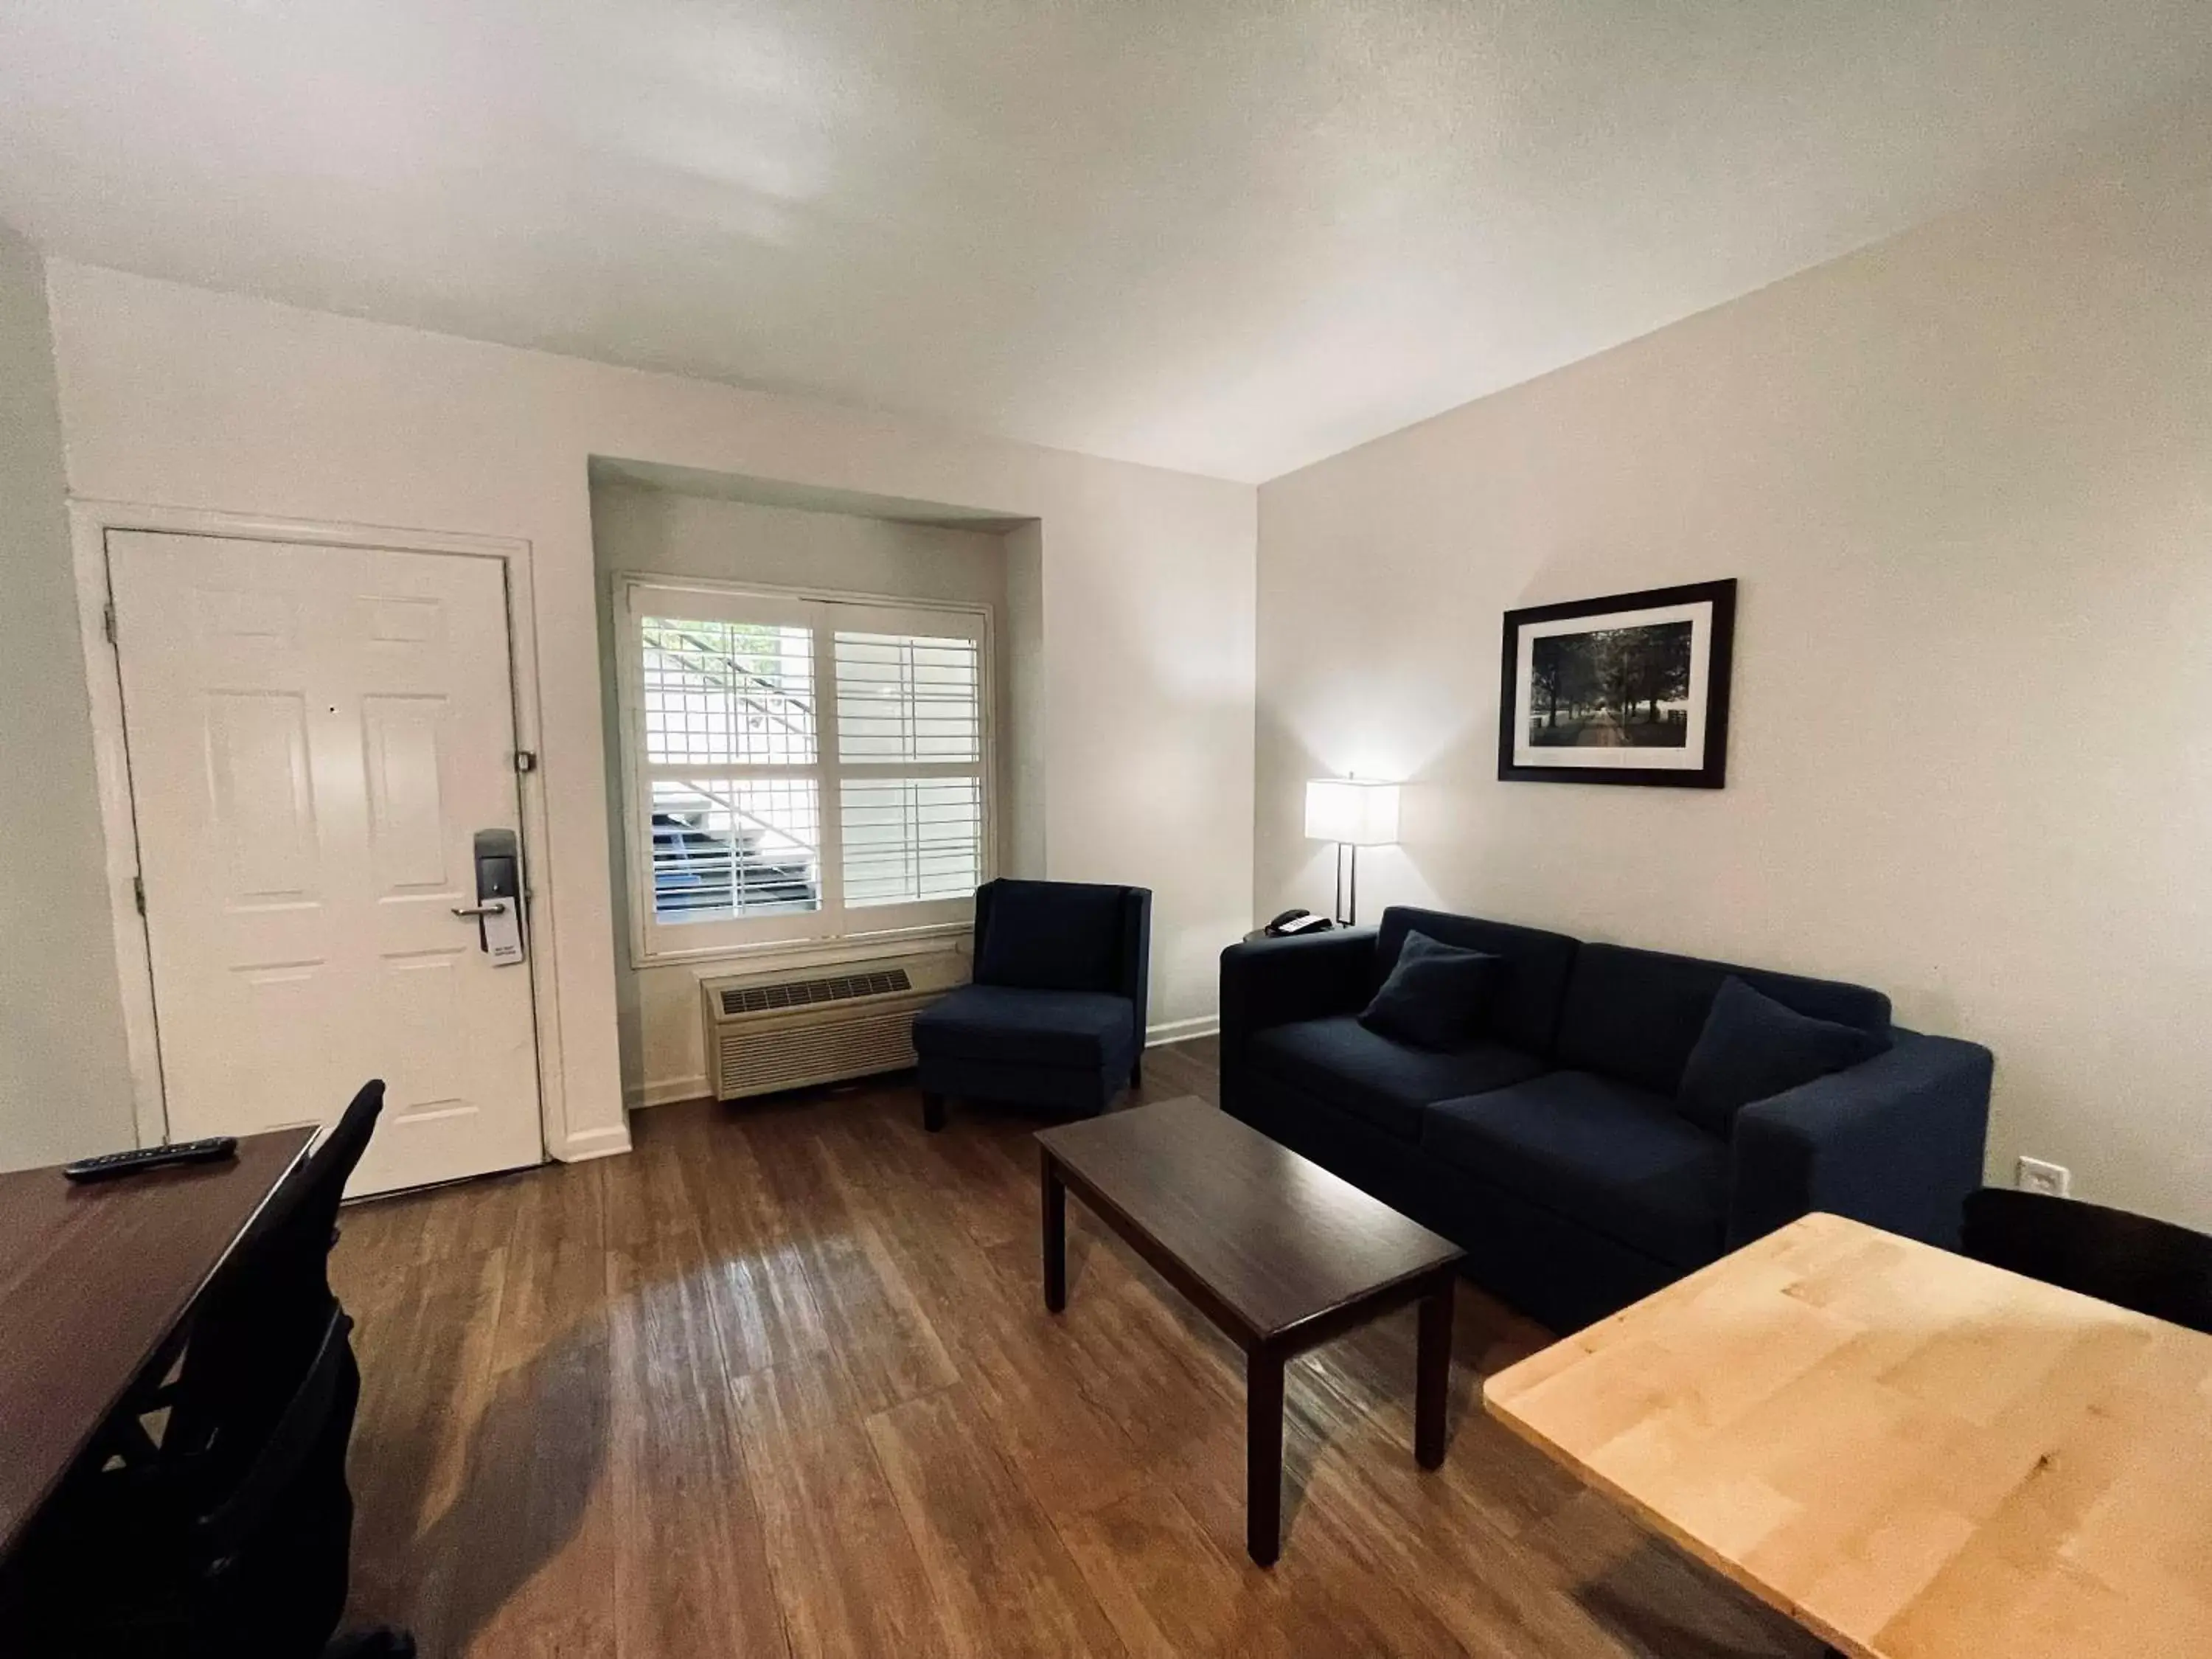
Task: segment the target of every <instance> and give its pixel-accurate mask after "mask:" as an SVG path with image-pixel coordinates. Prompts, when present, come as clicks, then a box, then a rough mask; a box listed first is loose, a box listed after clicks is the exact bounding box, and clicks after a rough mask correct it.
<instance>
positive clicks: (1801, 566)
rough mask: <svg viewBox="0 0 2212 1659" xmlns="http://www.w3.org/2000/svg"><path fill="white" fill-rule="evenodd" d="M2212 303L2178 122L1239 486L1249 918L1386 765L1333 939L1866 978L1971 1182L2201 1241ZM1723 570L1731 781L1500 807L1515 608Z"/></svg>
mask: <svg viewBox="0 0 2212 1659" xmlns="http://www.w3.org/2000/svg"><path fill="white" fill-rule="evenodd" d="M2208 273H2212V142H2208V139H2207V137H2205V136H2204V134H2203V131H2201V129H2200V130H2199V131H2169V132H2167V133H2166V134H2164V135H2162V136H2160V137H2155V138H2154V139H2152V140H2148V141H2146V142H2145V143H2142V146H2141V148H2140V149H2137V150H2136V151H2134V152H2132V153H2130V155H2126V156H2124V157H2122V158H2120V159H2119V160H2118V161H2115V162H2111V163H2109V164H2107V165H2105V166H2101V167H2097V168H2095V169H2093V170H2088V171H2085V172H2084V173H2082V174H2081V175H2078V176H2076V177H2075V178H2074V179H2071V180H2070V181H2062V182H2059V183H2055V184H2053V183H2046V184H2045V185H2044V186H2042V187H2040V188H2038V189H2036V190H2033V191H2027V192H2024V193H2022V194H2021V195H2019V196H2017V197H2013V198H2011V199H2008V200H2007V201H2005V202H2003V203H2002V204H1998V205H1996V206H1994V207H1991V208H1990V209H1989V210H1986V211H1981V212H1977V213H1972V214H1968V215H1962V216H1956V217H1954V218H1951V219H1948V220H1946V221H1942V222H1937V223H1936V224H1934V225H1932V226H1929V227H1928V228H1923V229H1922V230H1920V231H1917V232H1914V233H1912V234H1908V235H1905V236H1903V237H1899V238H1898V239H1897V240H1893V241H1891V242H1888V243H1887V244H1884V245H1881V246H1877V247H1875V248H1874V249H1872V250H1870V251H1868V252H1864V253H1862V254H1859V255H1857V256H1854V257H1852V258H1848V259H1844V260H1842V261H1840V262H1838V263H1837V264H1832V265H1828V266H1826V267H1823V268H1821V269H1820V270H1814V271H1812V272H1810V273H1808V274H1806V275H1804V276H1799V277H1796V278H1794V279H1792V280H1790V281H1789V282H1785V283H1780V284H1778V285H1777V286H1775V287H1773V288H1771V289H1765V290H1764V291H1763V292H1760V293H1759V294H1756V295H1751V296H1750V297H1748V298H1746V299H1744V300H1741V301H1737V302H1735V303H1734V304H1731V305H1729V306H1727V307H1723V308H1721V309H1719V310H1717V311H1714V312H1711V313H1706V314H1705V315H1703V316H1699V317H1697V318H1693V319H1690V320H1688V321H1686V322H1684V323H1682V324H1680V325H1676V326H1674V327H1671V328H1668V329H1667V330H1665V331H1662V332H1660V333H1658V334H1656V335H1652V336H1650V337H1646V338H1644V339H1642V340H1639V341H1637V342H1635V343H1632V344H1630V345H1626V346H1624V347H1622V348H1620V349H1618V350H1615V351H1612V352H1609V353H1607V354H1605V355H1603V356H1599V357H1596V358H1594V359H1591V360H1589V361H1588V362H1583V363H1580V364H1577V365H1576V366H1574V367H1572V368H1567V369H1565V370H1562V371H1560V372H1559V373H1558V374H1553V375H1551V376H1549V377H1547V378H1546V379H1543V380H1538V381H1535V382H1533V383H1531V384H1529V385H1527V386H1522V387H1519V388H1517V389H1516V390H1513V391H1510V392H1504V393H1500V394H1498V396H1495V397H1492V398H1486V399H1485V400H1483V401H1481V402H1479V403H1476V404H1470V405H1468V406H1467V407H1465V408H1462V409H1460V410H1455V411H1454V412H1452V413H1450V414H1449V415H1445V416H1440V417H1439V418H1437V419H1436V420H1434V421H1431V422H1427V423H1425V424H1424V425H1421V426H1419V427H1415V428H1411V429H1409V430H1407V431H1405V432H1402V433H1400V434H1398V435H1395V436H1392V437H1389V438H1387V439H1383V440H1381V441H1377V442H1376V443H1373V444H1370V445H1369V446H1367V447H1364V448H1361V449H1358V450H1354V451H1352V452H1350V453H1346V454H1345V455H1341V456H1339V457H1337V458H1335V459H1331V460H1328V461H1325V462H1322V463H1321V464H1319V465H1316V466H1313V467H1310V468H1309V469H1307V470H1305V471H1300V472H1297V473H1294V474H1292V475H1291V476H1289V477H1284V478H1281V479H1279V480H1277V481H1275V482H1274V483H1269V484H1267V485H1264V486H1263V487H1262V488H1261V586H1260V647H1259V653H1260V714H1259V718H1260V738H1259V790H1258V799H1259V810H1258V818H1257V823H1258V836H1257V848H1256V865H1257V871H1256V874H1257V887H1256V893H1255V897H1256V900H1257V903H1256V908H1257V909H1258V911H1260V912H1261V913H1262V914H1266V913H1269V912H1272V911H1273V909H1274V908H1279V906H1281V905H1285V904H1288V903H1291V902H1299V903H1304V904H1307V905H1313V906H1316V907H1317V906H1318V905H1320V904H1321V903H1324V902H1326V896H1327V893H1328V863H1327V860H1328V849H1327V848H1321V847H1318V846H1315V845H1313V844H1310V843H1308V842H1304V840H1302V839H1301V838H1300V834H1299V823H1298V786H1299V783H1300V781H1302V780H1303V779H1304V778H1305V777H1307V776H1308V775H1319V774H1322V773H1341V772H1344V771H1346V770H1349V769H1358V770H1359V771H1360V772H1363V773H1365V774H1368V775H1376V776H1389V775H1395V776H1401V777H1404V778H1407V779H1409V780H1412V781H1413V784H1414V786H1415V787H1413V788H1411V789H1409V790H1408V792H1407V797H1406V843H1405V845H1404V847H1403V848H1401V849H1395V850H1392V851H1390V852H1388V853H1386V854H1382V855H1379V856H1375V857H1372V858H1370V860H1368V861H1367V862H1366V863H1365V865H1364V872H1365V873H1366V874H1367V877H1368V879H1367V881H1366V884H1365V888H1364V895H1363V899H1364V904H1365V905H1367V906H1371V907H1372V908H1376V909H1379V908H1380V906H1381V904H1382V903H1383V902H1388V901H1390V900H1395V899H1405V900H1414V901H1422V902H1436V903H1440V904H1443V905H1445V906H1449V907H1456V908H1465V909H1468V910H1473V911H1477V912H1480V913H1483V914H1486V915H1495V916H1500V917H1504V918H1508V919H1510V920H1514V921H1529V922H1538V923H1544V924H1547V925H1552V926H1556V927H1561V928H1564V929H1566V930H1568V931H1571V932H1574V933H1579V934H1581V935H1583V936H1585V937H1592V938H1600V939H1617V940H1621V941H1625V942H1628V943H1632V944H1638V945H1653V946H1659V947H1663V948H1670V949H1674V950H1680V951H1692V952H1697V953H1701V954H1711V955H1717V956H1723V957H1733V958H1735V959H1738V960H1741V961H1746V962H1749V963H1758V964H1770V965H1774V966H1779V967H1785V968H1790V969H1802V970H1804V971H1808V972H1811V973H1816V974H1825V975H1834V976H1837V977H1841V978H1844V979H1853V980H1861V981H1866V982H1868V983H1870V984H1874V985H1877V986H1880V987H1883V988H1885V989H1886V990H1887V991H1888V992H1889V993H1890V994H1892V996H1893V998H1894V999H1895V1001H1896V1003H1897V1007H1898V1012H1899V1018H1900V1021H1901V1022H1902V1023H1905V1024H1911V1025H1917V1026H1920V1027H1923V1028H1925V1029H1929V1030H1937V1031H1944V1032H1951V1033H1956V1034H1958V1035H1961V1036H1969V1037H1972V1038H1975V1039H1977V1040H1978V1041H1980V1042H1985V1043H1987V1044H1988V1045H1990V1047H1991V1048H1993V1049H1995V1051H1996V1055H1997V1061H1998V1092H1997V1097H1996V1121H1995V1126H1994V1129H1993V1133H1992V1142H1991V1154H1992V1156H1991V1160H1990V1167H1991V1170H1992V1171H1993V1172H1996V1173H1997V1174H1998V1175H1999V1176H2000V1178H2002V1179H2005V1180H2009V1179H2010V1172H2011V1165H2012V1160H2013V1158H2014V1156H2015V1154H2016V1153H2019V1152H2032V1153H2033V1154H2035V1155H2037V1156H2039V1157H2044V1158H2055V1159H2057V1160H2058V1161H2059V1162H2061V1163H2063V1164H2069V1165H2070V1166H2072V1168H2073V1170H2074V1172H2075V1192H2076V1193H2077V1194H2081V1195H2083V1196H2087V1197H2090V1198H2093V1199H2100V1200H2106V1201H2108V1202H2113V1203H2118V1204H2121V1205H2124V1206H2134V1207H2138V1208H2142V1209H2144V1210H2147V1211H2150V1212H2158V1213H2162V1214H2165V1215H2167V1216H2170V1217H2172V1218H2178V1219H2179V1220H2182V1221H2184V1222H2191V1223H2194V1224H2195V1225H2199V1226H2203V1225H2212V1021H2208V1019H2207V1018H2206V1014H2205V1006H2206V1002H2205V1000H2206V995H2207V991H2208V987H2212V276H2208ZM1723 576H1735V577H1738V578H1740V579H1741V584H1742V586H1741V612H1740V616H1739V618H1738V623H1737V632H1736V671H1735V705H1734V719H1735V730H1734V734H1733V740H1732V742H1731V744H1730V756H1729V785H1728V787H1727V788H1726V789H1725V790H1724V791H1722V792H1719V793H1702V792H1695V791H1687V790H1682V791H1673V790H1663V789H1662V790H1653V789H1632V788H1604V787H1589V786H1583V785H1559V784H1519V783H1515V784H1507V783H1500V782H1498V781H1497V773H1496V742H1497V721H1498V636H1499V627H1500V623H1499V618H1500V614H1501V613H1502V612H1504V611H1506V610H1508V609H1510V608H1511V607H1514V606H1516V605H1529V604H1538V603H1542V602H1546V601H1551V600H1561V599H1583V598H1591V597H1596V596H1599V595H1602V594H1606V593H1608V592H1620V591H1623V590H1626V589H1633V588H1638V587H1646V586H1659V585H1662V584H1668V583H1674V582H1686V581H1693V580H1705V579H1709V578H1716V577H1723Z"/></svg>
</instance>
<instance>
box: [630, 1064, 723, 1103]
mask: <svg viewBox="0 0 2212 1659" xmlns="http://www.w3.org/2000/svg"><path fill="white" fill-rule="evenodd" d="M712 1093H714V1091H713V1090H712V1089H710V1088H708V1086H707V1079H706V1077H705V1075H704V1073H701V1074H697V1075H695V1076H692V1077H664V1078H660V1079H657V1080H655V1081H653V1082H652V1083H642V1084H635V1085H631V1086H630V1087H629V1088H628V1089H625V1090H623V1100H624V1103H625V1104H626V1105H628V1106H629V1109H630V1110H632V1111H633V1112H635V1111H637V1110H639V1109H641V1108H643V1107H647V1106H672V1105H674V1104H675V1103H677V1102H678V1101H679V1100H703V1099H705V1098H706V1097H708V1095H710V1094H712Z"/></svg>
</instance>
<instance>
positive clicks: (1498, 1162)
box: [1421, 1072, 1729, 1267]
mask: <svg viewBox="0 0 2212 1659" xmlns="http://www.w3.org/2000/svg"><path fill="white" fill-rule="evenodd" d="M1421 1145H1422V1146H1425V1147H1426V1148H1428V1149H1429V1150H1430V1151H1431V1152H1435V1153H1436V1155H1437V1158H1439V1159H1440V1160H1442V1161H1443V1162H1444V1163H1446V1164H1451V1165H1453V1166H1454V1167H1455V1168H1457V1169H1461V1170H1466V1171H1467V1172H1468V1174H1469V1175H1474V1176H1480V1177H1481V1178H1482V1179H1484V1180H1486V1181H1488V1182H1492V1183H1493V1184H1495V1185H1497V1186H1500V1187H1504V1188H1508V1189H1509V1190H1510V1191H1514V1192H1517V1193H1519V1194H1522V1196H1524V1197H1526V1198H1528V1199H1530V1200H1534V1202H1536V1203H1538V1204H1541V1205H1542V1206H1544V1207H1545V1208H1547V1209H1548V1210H1551V1211H1553V1212H1554V1213H1556V1214H1559V1215H1563V1216H1565V1217H1566V1218H1568V1219H1570V1220H1572V1221H1578V1222H1580V1223H1582V1225H1584V1226H1586V1227H1588V1228H1589V1229H1590V1230H1591V1231H1595V1232H1600V1233H1603V1234H1605V1235H1606V1236H1607V1237H1609V1238H1612V1239H1614V1240H1616V1241H1618V1242H1619V1243H1623V1244H1626V1245H1628V1246H1630V1247H1631V1248H1632V1249H1638V1250H1644V1251H1648V1252H1649V1253H1650V1254H1651V1255H1655V1256H1656V1257H1658V1258H1659V1259H1660V1260H1661V1261H1668V1262H1672V1263H1673V1264H1674V1266H1676V1267H1697V1266H1699V1265H1701V1264H1702V1263H1704V1262H1706V1261H1711V1260H1713V1259H1714V1258H1715V1257H1716V1256H1717V1255H1719V1254H1720V1252H1721V1241H1722V1237H1723V1231H1724V1228H1725V1225H1726V1219H1727V1212H1728V1172H1729V1149H1728V1143H1727V1142H1726V1141H1724V1140H1723V1139H1719V1138H1718V1137H1717V1136H1714V1135H1709V1134H1707V1133H1705V1131H1704V1130H1703V1129H1700V1128H1699V1127H1697V1126H1696V1125H1695V1124H1692V1123H1689V1122H1686V1121H1684V1120H1683V1118H1682V1116H1681V1115H1680V1113H1678V1112H1676V1111H1675V1109H1674V1103H1673V1102H1672V1101H1670V1100H1668V1099H1666V1098H1664V1097H1662V1096H1659V1095H1655V1094H1652V1093H1650V1092H1649V1091H1645V1090H1642V1089H1638V1088H1636V1087H1634V1086H1633V1085H1629V1084H1625V1083H1618V1082H1615V1081H1614V1080H1613V1079H1611V1078H1604V1077H1599V1076H1596V1075H1595V1074H1594V1073H1589V1072H1552V1073H1547V1074H1546V1075H1544V1076H1542V1077H1540V1078H1535V1079H1532V1080H1530V1081H1528V1082H1526V1083H1521V1084H1516V1085H1514V1086H1513V1087H1511V1088H1509V1089H1498V1090H1493V1091H1491V1092H1490V1093H1488V1094H1482V1095H1476V1096H1474V1097H1470V1098H1468V1099H1466V1100H1449V1101H1444V1102H1443V1103H1440V1104H1438V1105H1435V1106H1431V1108H1430V1109H1428V1110H1427V1112H1425V1114H1424V1115H1423V1116H1422V1121H1421Z"/></svg>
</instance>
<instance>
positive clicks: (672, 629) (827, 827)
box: [623, 578, 991, 961]
mask: <svg viewBox="0 0 2212 1659" xmlns="http://www.w3.org/2000/svg"><path fill="white" fill-rule="evenodd" d="M623 618H624V623H625V628H626V634H625V645H626V651H625V655H624V661H623V669H624V675H623V695H624V699H625V708H624V720H623V740H624V744H625V746H626V748H627V749H628V750H629V756H628V760H629V764H628V766H627V768H626V772H627V778H626V782H627V785H628V788H629V796H630V799H629V802H628V803H627V805H628V809H629V823H630V826H631V845H632V857H631V858H630V860H629V863H630V866H631V887H632V905H633V934H634V940H635V948H636V952H637V955H638V957H639V959H640V960H641V961H653V960H667V959H675V958H682V957H701V956H711V955H716V954H720V953H723V952H726V951H730V950H732V949H739V948H743V947H744V946H745V945H753V944H760V943H769V942H774V941H776V940H802V939H839V938H847V937H860V936H865V935H867V934H872V933H896V932H900V931H902V930H905V929H910V928H916V927H934V926H944V925H957V924H958V923H961V922H963V921H966V920H967V919H968V918H969V917H970V916H972V915H973V901H974V895H975V888H976V886H977V885H978V884H980V883H981V882H982V881H983V880H985V879H986V878H987V875H988V866H989V823H990V805H991V803H990V798H989V787H990V765H989V762H990V752H989V742H990V725H991V721H990V717H989V697H988V688H989V682H990V664H989V661H988V658H987V647H988V641H989V634H988V628H987V618H986V617H985V616H984V614H983V613H982V612H981V611H973V610H960V609H954V608H949V607H948V608H938V607H922V606H915V607H907V606H891V605H876V604H867V603H860V602H856V601H848V600H836V599H796V598H793V597H790V596H786V595H774V594H755V593H748V592H743V591H740V590H733V589H727V588H721V587H716V586H708V585H701V586H696V587H693V586H678V585H674V584H659V583H654V582H652V581H650V580H647V579H644V578H633V579H629V580H627V582H626V585H625V588H624V602H623Z"/></svg>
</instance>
